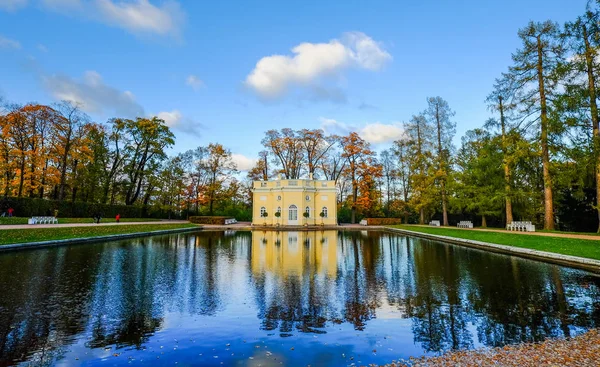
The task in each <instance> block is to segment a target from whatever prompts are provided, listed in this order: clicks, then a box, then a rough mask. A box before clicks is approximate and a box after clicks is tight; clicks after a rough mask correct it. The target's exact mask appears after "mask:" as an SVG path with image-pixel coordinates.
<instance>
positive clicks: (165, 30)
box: [94, 0, 184, 35]
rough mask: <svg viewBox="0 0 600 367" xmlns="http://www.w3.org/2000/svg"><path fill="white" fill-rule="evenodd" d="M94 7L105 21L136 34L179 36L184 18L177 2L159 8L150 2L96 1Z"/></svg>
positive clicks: (170, 2)
mask: <svg viewBox="0 0 600 367" xmlns="http://www.w3.org/2000/svg"><path fill="white" fill-rule="evenodd" d="M94 7H95V9H96V10H97V11H98V12H99V15H100V16H101V19H102V20H103V21H105V22H107V23H109V24H111V25H113V26H116V27H120V28H124V29H126V30H129V31H131V32H134V33H154V34H158V35H169V34H178V33H179V30H180V26H181V25H182V23H183V18H184V15H183V12H182V10H181V7H180V6H179V3H177V2H175V1H167V2H165V3H163V4H162V5H161V6H160V7H158V6H155V5H152V4H151V3H150V2H149V1H148V0H135V1H119V2H115V1H112V0H95V1H94Z"/></svg>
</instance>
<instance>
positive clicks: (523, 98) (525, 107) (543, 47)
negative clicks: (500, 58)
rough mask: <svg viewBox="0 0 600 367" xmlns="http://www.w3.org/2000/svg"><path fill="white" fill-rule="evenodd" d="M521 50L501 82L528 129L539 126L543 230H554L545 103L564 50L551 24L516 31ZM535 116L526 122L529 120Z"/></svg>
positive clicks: (551, 93)
mask: <svg viewBox="0 0 600 367" xmlns="http://www.w3.org/2000/svg"><path fill="white" fill-rule="evenodd" d="M518 34H519V38H520V39H521V42H522V47H521V48H520V49H518V50H517V51H516V52H515V53H514V54H513V55H512V59H513V65H512V66H511V67H510V68H509V72H508V74H505V75H504V78H503V79H504V80H506V82H507V83H508V86H507V87H508V88H509V90H511V92H512V93H513V95H514V98H515V101H516V103H517V104H518V105H519V106H520V107H521V112H522V113H523V114H524V116H525V119H529V120H528V125H531V124H533V123H536V122H539V124H540V135H539V137H540V145H541V157H542V170H543V177H544V228H545V229H550V230H551V229H554V209H553V208H554V203H553V197H552V173H551V170H550V152H549V143H548V134H549V124H550V121H549V119H548V116H549V111H548V109H549V103H548V102H549V100H551V99H552V98H553V96H554V94H555V92H556V90H557V85H558V81H557V79H556V74H555V71H556V68H557V66H558V64H559V63H560V62H561V61H562V60H563V54H564V49H563V47H562V45H561V43H560V42H559V40H558V26H557V25H556V24H555V23H553V22H551V21H545V22H543V23H539V22H536V23H534V22H530V23H529V24H528V25H527V26H526V27H524V28H522V29H520V30H519V33H518ZM532 116H536V117H535V118H532V119H530V117H532Z"/></svg>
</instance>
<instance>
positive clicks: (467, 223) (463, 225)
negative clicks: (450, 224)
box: [456, 220, 473, 228]
mask: <svg viewBox="0 0 600 367" xmlns="http://www.w3.org/2000/svg"><path fill="white" fill-rule="evenodd" d="M456 227H458V228H473V222H471V221H469V220H461V221H460V222H458V224H457V225H456Z"/></svg>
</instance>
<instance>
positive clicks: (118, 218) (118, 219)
mask: <svg viewBox="0 0 600 367" xmlns="http://www.w3.org/2000/svg"><path fill="white" fill-rule="evenodd" d="M115 220H116V221H117V223H119V221H120V220H121V214H117V216H116V217H115Z"/></svg>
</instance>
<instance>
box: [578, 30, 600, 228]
mask: <svg viewBox="0 0 600 367" xmlns="http://www.w3.org/2000/svg"><path fill="white" fill-rule="evenodd" d="M582 31H583V40H584V42H585V64H586V67H587V76H588V92H589V94H590V114H591V117H592V130H593V135H594V153H595V156H596V210H597V212H598V233H600V131H599V130H600V122H599V120H600V119H599V118H598V104H597V103H596V98H597V97H598V96H597V94H596V76H595V75H594V64H593V62H594V60H593V49H592V47H591V45H590V41H589V40H588V33H587V28H586V27H585V25H583V26H582Z"/></svg>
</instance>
